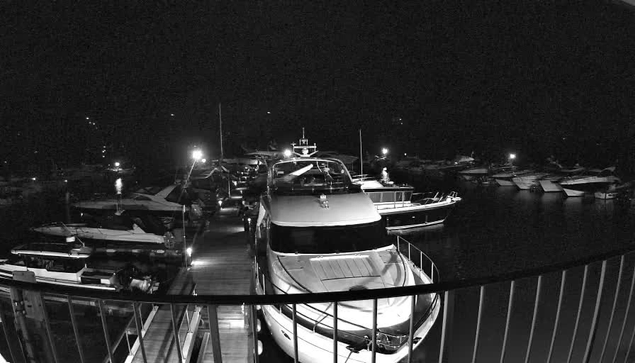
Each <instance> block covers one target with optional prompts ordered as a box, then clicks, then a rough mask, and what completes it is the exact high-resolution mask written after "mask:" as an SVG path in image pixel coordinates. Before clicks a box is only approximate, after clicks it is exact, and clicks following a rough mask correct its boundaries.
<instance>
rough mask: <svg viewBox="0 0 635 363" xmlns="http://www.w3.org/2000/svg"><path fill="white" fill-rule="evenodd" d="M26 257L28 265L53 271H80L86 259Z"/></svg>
mask: <svg viewBox="0 0 635 363" xmlns="http://www.w3.org/2000/svg"><path fill="white" fill-rule="evenodd" d="M24 257H25V258H24V260H25V262H26V265H27V267H29V268H43V269H46V270H47V271H51V272H79V270H81V269H82V268H84V266H85V264H84V260H83V259H78V258H47V257H40V256H24Z"/></svg>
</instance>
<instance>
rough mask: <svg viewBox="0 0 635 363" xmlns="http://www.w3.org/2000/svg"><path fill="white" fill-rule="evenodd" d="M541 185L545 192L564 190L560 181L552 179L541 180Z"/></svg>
mask: <svg viewBox="0 0 635 363" xmlns="http://www.w3.org/2000/svg"><path fill="white" fill-rule="evenodd" d="M539 183H540V187H541V188H542V191H543V192H545V193H560V192H562V186H560V184H558V183H554V182H553V181H551V180H540V181H539Z"/></svg>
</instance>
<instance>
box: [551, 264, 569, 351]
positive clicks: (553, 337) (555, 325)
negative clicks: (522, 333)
mask: <svg viewBox="0 0 635 363" xmlns="http://www.w3.org/2000/svg"><path fill="white" fill-rule="evenodd" d="M566 282H567V270H562V276H561V277H560V294H558V307H557V308H556V321H554V323H553V332H552V333H551V344H549V354H547V363H550V362H551V357H552V355H553V346H554V343H555V342H556V333H557V332H558V322H559V321H560V309H561V308H562V297H563V295H564V286H565V284H566Z"/></svg>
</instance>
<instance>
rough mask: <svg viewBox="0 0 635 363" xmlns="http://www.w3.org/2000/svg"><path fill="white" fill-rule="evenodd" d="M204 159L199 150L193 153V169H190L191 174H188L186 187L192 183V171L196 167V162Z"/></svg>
mask: <svg viewBox="0 0 635 363" xmlns="http://www.w3.org/2000/svg"><path fill="white" fill-rule="evenodd" d="M202 158H203V152H202V151H201V150H199V149H195V150H194V151H192V159H194V162H193V163H192V167H191V168H190V172H189V173H188V174H187V178H186V179H185V185H187V184H188V183H189V181H190V176H192V171H193V170H194V165H196V162H197V161H199V160H201V159H202Z"/></svg>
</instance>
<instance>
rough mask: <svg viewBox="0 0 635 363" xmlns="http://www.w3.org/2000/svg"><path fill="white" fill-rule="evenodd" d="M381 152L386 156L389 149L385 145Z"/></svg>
mask: <svg viewBox="0 0 635 363" xmlns="http://www.w3.org/2000/svg"><path fill="white" fill-rule="evenodd" d="M381 154H382V155H384V156H386V154H388V149H386V148H385V147H384V148H382V149H381Z"/></svg>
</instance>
